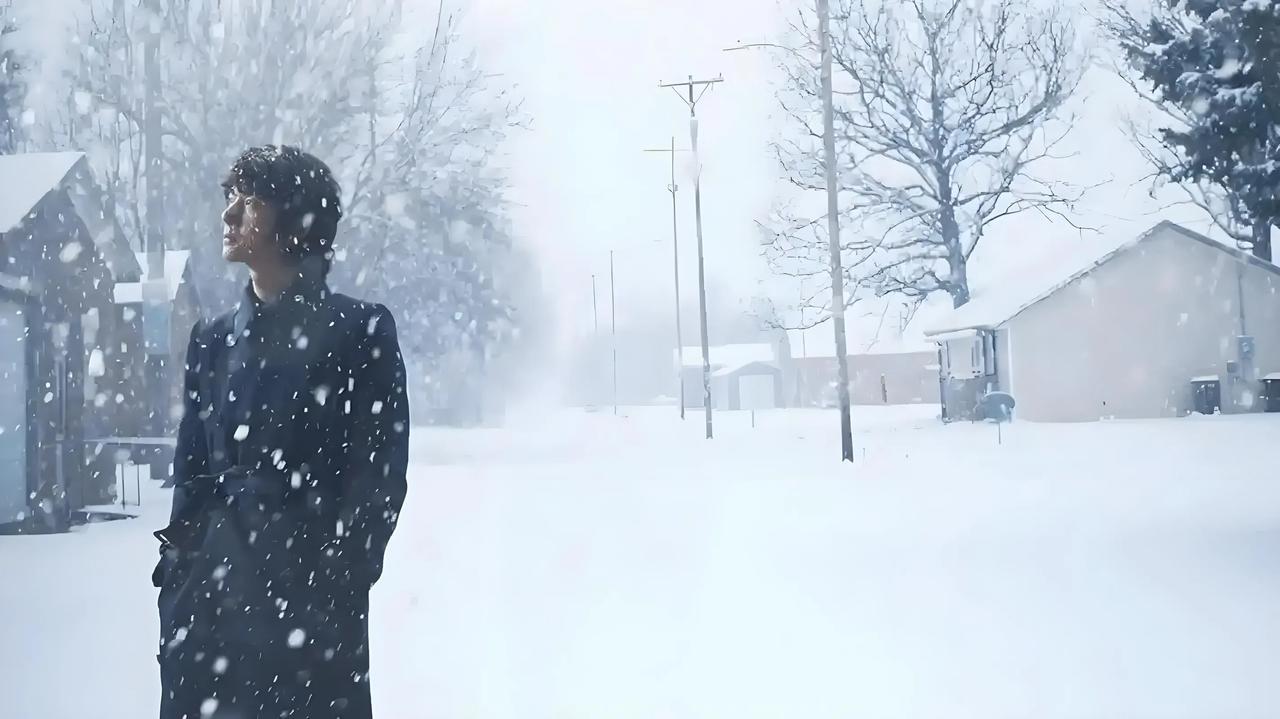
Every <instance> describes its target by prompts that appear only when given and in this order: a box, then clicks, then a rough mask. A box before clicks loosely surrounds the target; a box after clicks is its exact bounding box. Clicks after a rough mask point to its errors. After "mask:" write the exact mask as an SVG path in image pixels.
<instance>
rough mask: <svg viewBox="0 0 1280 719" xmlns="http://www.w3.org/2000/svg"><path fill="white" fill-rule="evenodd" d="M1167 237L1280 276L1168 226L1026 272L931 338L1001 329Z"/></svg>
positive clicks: (1088, 247) (1060, 256)
mask: <svg viewBox="0 0 1280 719" xmlns="http://www.w3.org/2000/svg"><path fill="white" fill-rule="evenodd" d="M1167 233H1173V234H1174V235H1176V236H1178V237H1182V238H1184V239H1187V240H1192V241H1195V242H1200V243H1203V244H1206V245H1208V246H1210V247H1213V248H1214V249H1217V250H1220V251H1222V252H1225V253H1227V254H1230V255H1232V256H1234V257H1236V258H1237V259H1239V260H1240V261H1242V262H1249V263H1251V264H1254V265H1256V266H1259V267H1262V268H1264V269H1267V270H1268V271H1270V272H1274V273H1276V274H1280V268H1277V267H1276V266H1275V265H1273V264H1271V263H1269V262H1265V261H1262V260H1259V259H1257V258H1255V257H1253V256H1252V255H1249V254H1248V253H1245V252H1241V251H1240V250H1237V249H1235V248H1234V247H1228V246H1227V245H1224V244H1222V243H1221V242H1218V241H1217V240H1214V239H1212V238H1209V237H1206V236H1205V235H1202V234H1200V233H1198V232H1195V231H1193V230H1189V229H1187V228H1186V227H1183V226H1182V225H1178V224H1175V223H1173V222H1168V221H1164V222H1161V223H1159V224H1157V225H1155V226H1154V227H1152V228H1151V229H1149V230H1147V231H1146V232H1143V233H1142V234H1140V235H1138V236H1137V237H1130V238H1125V239H1123V240H1122V241H1119V242H1117V241H1115V240H1105V239H1104V240H1099V241H1096V242H1083V243H1082V244H1080V245H1079V246H1076V247H1072V248H1070V249H1069V250H1067V251H1063V252H1058V253H1055V254H1054V255H1053V256H1051V257H1048V258H1045V259H1044V261H1042V262H1040V263H1038V264H1035V265H1031V266H1028V267H1023V268H1021V269H1020V270H1019V271H1018V272H1017V273H1016V275H1015V276H1012V277H1007V278H1006V281H1005V282H1004V283H1002V284H999V285H992V286H988V287H986V288H982V289H981V290H979V291H976V292H974V294H973V297H972V298H971V299H970V300H969V302H968V304H965V305H964V306H963V307H959V308H957V309H955V310H952V311H951V312H949V313H947V314H945V315H943V316H942V317H939V318H938V319H937V320H935V321H934V322H932V323H930V324H929V325H928V326H927V327H925V328H924V334H925V336H926V337H934V338H936V337H937V336H938V335H944V334H948V333H951V332H961V331H964V330H989V329H995V328H996V327H999V326H1000V325H1003V324H1004V323H1006V322H1008V321H1009V320H1011V319H1013V318H1014V317H1017V316H1018V315H1020V314H1022V313H1023V312H1024V311H1025V310H1027V309H1028V308H1030V307H1031V306H1032V305H1035V304H1037V303H1039V302H1040V301H1041V300H1044V299H1047V298H1048V297H1050V296H1052V295H1053V294H1055V293H1057V292H1058V291H1059V290H1061V289H1063V288H1065V287H1067V286H1068V285H1070V284H1072V283H1073V282H1075V281H1076V280H1079V279H1080V278H1082V277H1084V276H1085V275H1087V274H1089V273H1090V272H1092V271H1093V270H1094V269H1096V268H1097V267H1099V266H1101V265H1102V264H1104V263H1106V262H1108V261H1110V260H1111V259H1112V258H1114V257H1116V256H1117V255H1120V254H1121V253H1124V252H1127V251H1128V250H1131V249H1133V248H1134V247H1136V246H1137V245H1139V244H1141V243H1142V242H1145V241H1146V240H1148V239H1150V238H1151V237H1154V236H1156V235H1166V234H1167Z"/></svg>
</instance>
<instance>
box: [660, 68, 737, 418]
mask: <svg viewBox="0 0 1280 719" xmlns="http://www.w3.org/2000/svg"><path fill="white" fill-rule="evenodd" d="M721 82H724V78H722V77H717V78H713V79H710V80H694V79H693V75H690V76H689V79H688V80H686V81H685V82H674V83H663V84H660V85H659V87H669V88H672V89H673V90H675V92H676V97H679V98H680V99H681V100H683V101H684V103H685V104H686V105H688V106H689V139H690V141H691V143H692V144H691V147H692V150H693V162H694V175H693V208H694V210H693V211H694V221H695V222H696V223H697V224H696V226H697V231H698V321H699V323H700V324H701V330H702V406H703V409H704V410H705V412H706V419H707V439H711V438H712V436H713V432H712V429H711V350H710V346H709V345H710V343H709V341H708V338H707V277H706V275H707V273H706V260H705V257H704V254H703V245H702V162H701V160H699V159H698V102H699V101H700V100H702V96H703V95H706V94H707V90H710V89H711V88H712V87H714V86H715V85H716V84H717V83H721ZM681 88H683V89H685V90H687V92H688V96H687V97H686V96H685V95H683V94H681ZM681 364H682V365H683V364H684V362H683V361H681Z"/></svg>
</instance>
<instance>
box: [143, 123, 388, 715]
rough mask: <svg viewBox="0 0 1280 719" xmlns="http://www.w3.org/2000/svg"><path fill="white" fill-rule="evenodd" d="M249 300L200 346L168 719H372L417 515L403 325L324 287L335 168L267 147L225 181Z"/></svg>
mask: <svg viewBox="0 0 1280 719" xmlns="http://www.w3.org/2000/svg"><path fill="white" fill-rule="evenodd" d="M223 187H224V189H225V191H226V197H227V209H226V211H225V212H223V215H222V219H223V222H224V223H225V226H226V231H225V235H224V237H223V244H222V256H223V258H224V259H225V260H227V261H228V262H236V263H241V264H244V265H246V266H247V267H248V269H249V276H250V281H249V283H248V286H247V287H246V288H245V291H244V297H243V299H242V300H241V301H240V304H239V305H238V306H237V307H236V308H235V309H234V310H233V311H232V312H229V313H227V314H224V315H222V316H221V317H218V318H217V319H214V320H212V321H209V322H204V321H202V322H199V323H197V324H196V326H195V328H194V329H193V330H192V332H191V341H190V344H189V346H188V348H187V363H186V378H185V390H184V392H185V404H184V413H183V418H182V421H181V423H180V425H179V428H178V446H177V450H176V454H175V458H174V481H175V485H176V486H175V488H174V495H173V510H172V513H171V519H170V523H169V526H167V527H166V528H164V529H162V530H160V531H158V532H156V536H157V538H159V539H160V541H161V559H160V563H159V565H158V566H157V567H156V570H155V572H154V575H153V577H152V579H153V583H154V584H155V585H156V586H157V587H159V588H160V598H159V608H160V626H161V640H160V653H159V660H160V678H161V685H162V687H163V694H162V697H161V709H160V716H161V719H197V718H201V719H259V718H264V719H265V718H266V717H272V718H273V719H274V718H276V717H286V718H291V719H328V718H333V719H354V718H367V717H370V716H371V715H372V708H371V705H370V697H369V682H368V671H369V642H368V606H369V604H368V601H369V588H370V587H371V586H372V585H373V583H374V582H375V581H377V579H378V577H379V575H380V574H381V572H382V559H383V552H384V551H385V549H386V546H387V542H388V540H389V539H390V537H391V533H392V531H393V530H394V528H395V525H396V521H397V518H398V515H399V512H400V507H401V505H402V504H403V502H404V495H405V469H406V464H407V461H408V442H409V405H408V398H407V396H406V393H405V375H404V363H403V361H402V359H401V356H400V347H399V343H398V341H397V339H396V327H395V322H394V320H393V319H392V317H391V314H390V313H389V312H388V311H387V309H386V308H385V307H383V306H381V305H375V304H366V303H363V302H358V301H356V300H353V299H351V298H349V297H345V296H343V295H340V294H334V293H332V292H330V290H329V288H328V286H327V285H326V275H327V274H328V271H329V260H330V257H331V254H332V247H333V241H334V236H335V234H336V231H337V227H338V221H339V219H340V218H341V215H342V213H341V209H340V206H339V198H338V195H339V188H338V184H337V182H336V181H335V180H334V179H333V175H332V173H331V172H330V170H329V168H328V167H326V166H325V164H324V163H323V162H321V161H320V160H318V159H316V158H315V157H313V156H311V155H309V154H307V153H305V152H302V151H300V150H298V149H297V148H293V147H275V146H266V147H257V148H253V149H250V150H248V151H247V152H245V153H244V154H243V155H241V156H240V158H239V159H237V160H236V162H235V164H234V165H232V167H231V171H230V173H229V175H228V176H227V179H226V181H225V183H224V185H223Z"/></svg>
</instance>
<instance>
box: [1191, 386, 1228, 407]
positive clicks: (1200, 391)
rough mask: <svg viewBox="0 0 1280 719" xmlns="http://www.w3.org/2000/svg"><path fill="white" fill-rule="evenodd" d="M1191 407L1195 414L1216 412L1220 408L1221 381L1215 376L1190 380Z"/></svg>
mask: <svg viewBox="0 0 1280 719" xmlns="http://www.w3.org/2000/svg"><path fill="white" fill-rule="evenodd" d="M1191 407H1192V411H1193V412H1196V413H1197V414H1217V413H1218V411H1219V410H1221V409H1222V383H1221V382H1220V381H1219V380H1218V378H1217V377H1197V378H1195V379H1193V380H1191Z"/></svg>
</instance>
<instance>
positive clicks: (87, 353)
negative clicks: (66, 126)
mask: <svg viewBox="0 0 1280 719" xmlns="http://www.w3.org/2000/svg"><path fill="white" fill-rule="evenodd" d="M100 200H101V197H100V195H99V193H98V190H97V188H96V186H95V185H94V183H93V181H92V178H91V177H90V175H89V171H88V166H87V163H86V162H85V159H84V156H83V155H82V154H81V153H37V154H23V155H4V156H0V530H4V531H56V530H59V529H64V528H65V527H66V525H67V523H68V522H69V518H70V514H71V512H73V511H75V510H76V509H78V508H79V507H81V506H83V505H84V504H85V503H86V502H87V501H93V497H91V496H90V495H92V494H94V489H93V488H91V487H87V486H86V483H85V481H84V478H85V466H86V456H85V447H84V443H83V440H84V437H85V425H86V418H87V417H88V416H90V415H91V413H92V412H93V409H94V408H93V402H94V394H95V393H94V392H93V391H92V383H91V382H89V381H87V376H88V375H89V374H90V372H89V370H90V369H91V368H92V369H93V370H94V372H93V374H95V375H100V376H103V377H106V376H107V374H108V373H109V372H110V366H109V365H110V363H109V362H101V361H100V360H101V359H102V356H103V354H110V353H112V352H113V351H114V348H117V347H118V346H119V339H120V336H121V332H122V328H121V327H119V326H118V324H117V323H116V322H114V321H113V319H112V318H113V316H114V312H113V309H114V304H113V302H112V292H113V287H114V277H113V271H114V270H116V269H119V263H121V262H125V263H127V262H128V261H129V260H130V259H131V258H130V255H129V252H128V248H127V247H125V246H122V245H121V243H120V242H119V240H118V239H117V237H118V235H117V233H116V232H115V231H114V227H113V226H112V223H110V222H109V221H107V220H106V219H105V215H104V212H103V210H102V203H101V201H100ZM86 327H92V328H93V333H92V335H93V336H91V337H86V332H85V330H86ZM95 350H100V351H99V352H98V353H97V357H98V361H95V360H94V357H95ZM91 365H92V367H91ZM104 365H106V366H104ZM99 370H104V371H99Z"/></svg>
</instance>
